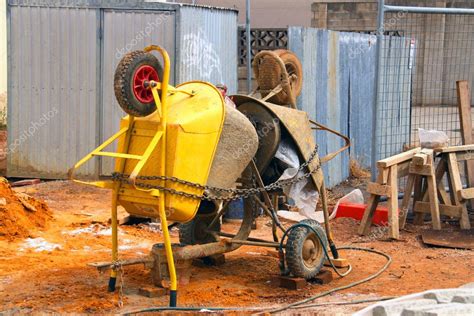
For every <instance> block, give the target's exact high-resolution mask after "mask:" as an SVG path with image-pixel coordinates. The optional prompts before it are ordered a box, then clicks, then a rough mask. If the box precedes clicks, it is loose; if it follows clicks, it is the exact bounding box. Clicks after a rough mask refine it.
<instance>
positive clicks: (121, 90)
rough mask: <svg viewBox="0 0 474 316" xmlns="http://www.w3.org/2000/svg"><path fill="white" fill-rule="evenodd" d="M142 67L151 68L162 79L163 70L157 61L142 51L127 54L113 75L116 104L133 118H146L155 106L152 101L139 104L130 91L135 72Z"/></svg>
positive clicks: (153, 110)
mask: <svg viewBox="0 0 474 316" xmlns="http://www.w3.org/2000/svg"><path fill="white" fill-rule="evenodd" d="M143 65H149V66H151V67H153V68H154V69H155V70H156V72H157V73H158V76H159V78H162V75H163V68H162V67H161V65H160V63H159V61H158V59H157V58H156V57H155V56H154V55H152V54H150V53H147V52H144V51H142V50H137V51H133V52H130V53H127V54H126V55H125V56H124V57H123V58H122V59H121V60H120V62H119V64H118V65H117V68H116V69H115V75H114V91H115V98H116V99H117V102H118V104H119V105H120V107H121V108H122V110H124V111H125V112H126V113H127V114H130V115H133V116H148V115H150V114H151V113H153V112H155V110H156V105H155V102H154V101H152V102H150V103H142V102H140V101H139V100H138V99H137V98H136V96H135V94H134V93H133V90H132V81H133V76H134V73H135V71H136V70H137V69H138V68H139V67H140V66H143Z"/></svg>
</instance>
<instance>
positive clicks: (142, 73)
mask: <svg viewBox="0 0 474 316" xmlns="http://www.w3.org/2000/svg"><path fill="white" fill-rule="evenodd" d="M150 80H154V81H159V77H158V73H157V72H156V70H155V68H153V67H152V66H149V65H143V66H140V67H139V68H138V69H137V70H136V71H135V73H134V74H133V82H132V84H133V94H134V95H135V97H136V98H137V99H138V101H140V102H142V103H150V102H153V93H152V92H151V89H150V88H149V87H145V81H150Z"/></svg>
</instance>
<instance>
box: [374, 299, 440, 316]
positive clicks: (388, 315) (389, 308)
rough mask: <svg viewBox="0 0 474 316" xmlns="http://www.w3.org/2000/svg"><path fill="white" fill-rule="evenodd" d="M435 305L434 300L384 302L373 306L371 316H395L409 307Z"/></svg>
mask: <svg viewBox="0 0 474 316" xmlns="http://www.w3.org/2000/svg"><path fill="white" fill-rule="evenodd" d="M434 304H437V302H436V300H432V299H419V300H408V301H402V302H385V303H382V304H380V305H378V306H375V308H374V310H373V316H392V315H393V316H395V315H397V316H398V315H400V313H401V312H402V311H403V310H404V309H405V308H409V307H416V306H432V305H434Z"/></svg>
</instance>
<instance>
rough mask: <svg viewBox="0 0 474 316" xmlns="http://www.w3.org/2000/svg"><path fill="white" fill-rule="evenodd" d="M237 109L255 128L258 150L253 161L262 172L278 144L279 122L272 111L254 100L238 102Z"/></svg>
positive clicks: (279, 137)
mask: <svg viewBox="0 0 474 316" xmlns="http://www.w3.org/2000/svg"><path fill="white" fill-rule="evenodd" d="M239 111H240V112H242V113H243V114H244V115H245V116H246V117H247V118H248V119H249V120H250V122H251V123H252V124H253V125H254V127H255V129H256V130H257V135H258V150H257V154H256V155H255V163H256V164H257V167H258V171H259V172H261V173H263V172H264V170H265V169H266V168H267V167H268V164H269V163H270V161H271V159H272V158H273V157H275V153H276V151H277V149H278V145H279V144H280V139H281V130H280V124H279V123H278V120H276V116H275V115H273V114H272V112H270V111H269V110H268V109H266V108H265V107H262V106H259V105H258V104H256V103H254V102H245V103H243V104H240V105H239Z"/></svg>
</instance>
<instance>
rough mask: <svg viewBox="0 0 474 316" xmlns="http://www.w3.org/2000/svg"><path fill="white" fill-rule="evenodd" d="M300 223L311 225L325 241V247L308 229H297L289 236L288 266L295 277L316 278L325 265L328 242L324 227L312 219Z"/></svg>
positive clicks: (287, 245)
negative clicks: (325, 251) (325, 250)
mask: <svg viewBox="0 0 474 316" xmlns="http://www.w3.org/2000/svg"><path fill="white" fill-rule="evenodd" d="M300 223H304V224H307V225H310V226H311V227H312V228H313V229H314V230H316V231H317V232H318V235H319V236H320V237H321V238H322V239H323V245H322V246H321V242H320V241H319V239H318V237H316V235H315V234H314V232H313V231H311V230H310V229H309V228H306V227H296V228H294V229H293V230H291V231H290V233H289V234H288V241H287V243H286V248H285V250H286V256H285V257H286V264H287V266H288V269H289V270H290V272H291V274H292V275H293V276H294V277H301V278H305V279H306V280H309V279H312V278H314V277H315V276H316V275H317V274H318V273H319V271H320V270H321V268H322V266H323V264H324V259H325V255H324V250H323V247H324V248H327V246H328V242H327V238H326V234H325V232H324V229H323V227H322V226H321V224H319V223H318V222H317V221H315V220H312V219H305V220H302V221H301V222H300Z"/></svg>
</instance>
